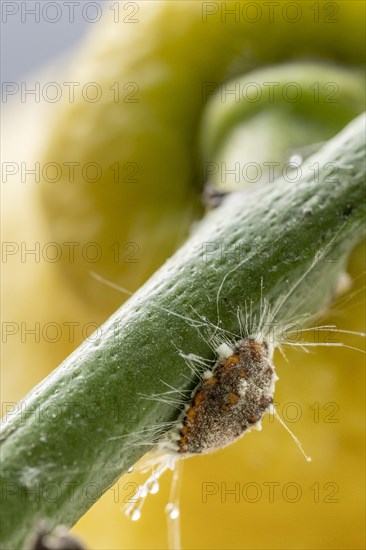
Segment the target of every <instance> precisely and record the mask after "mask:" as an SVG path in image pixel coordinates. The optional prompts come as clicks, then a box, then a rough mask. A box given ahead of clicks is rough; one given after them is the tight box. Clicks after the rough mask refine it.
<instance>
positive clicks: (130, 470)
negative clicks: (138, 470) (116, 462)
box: [127, 466, 134, 474]
mask: <svg viewBox="0 0 366 550" xmlns="http://www.w3.org/2000/svg"><path fill="white" fill-rule="evenodd" d="M133 471H134V467H133V466H130V467H129V468H128V470H127V473H128V474H132V472H133Z"/></svg>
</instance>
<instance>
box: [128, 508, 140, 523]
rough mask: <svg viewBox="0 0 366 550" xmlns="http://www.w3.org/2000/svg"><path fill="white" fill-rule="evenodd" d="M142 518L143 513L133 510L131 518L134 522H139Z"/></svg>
mask: <svg viewBox="0 0 366 550" xmlns="http://www.w3.org/2000/svg"><path fill="white" fill-rule="evenodd" d="M140 517H141V512H140V510H139V509H138V508H135V509H133V510H131V512H130V518H131V519H132V521H138V520H139V519H140Z"/></svg>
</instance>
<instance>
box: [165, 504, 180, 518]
mask: <svg viewBox="0 0 366 550" xmlns="http://www.w3.org/2000/svg"><path fill="white" fill-rule="evenodd" d="M165 512H166V514H167V515H168V516H169V517H170V519H178V518H179V516H180V512H179V508H178V506H174V504H172V503H171V502H169V504H167V506H166V508H165Z"/></svg>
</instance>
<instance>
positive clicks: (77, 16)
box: [0, 0, 109, 82]
mask: <svg viewBox="0 0 366 550" xmlns="http://www.w3.org/2000/svg"><path fill="white" fill-rule="evenodd" d="M0 4H1V6H0V7H1V66H0V73H1V75H0V76H1V81H2V82H12V81H21V80H22V79H26V77H27V75H28V74H29V73H32V72H33V71H34V70H36V69H37V68H41V67H42V66H43V65H45V64H47V63H49V62H50V61H51V60H52V59H57V58H58V57H59V56H62V54H66V53H67V52H68V51H71V50H72V48H73V47H74V46H75V45H76V44H77V43H78V42H80V41H81V40H82V38H83V37H84V36H85V35H86V33H87V32H88V31H89V30H92V28H93V27H94V26H95V25H97V24H98V22H96V23H92V22H89V21H88V19H92V18H94V17H95V15H97V14H98V12H97V9H96V8H94V7H93V4H97V5H99V6H100V8H101V9H102V10H103V9H105V8H106V6H108V4H109V2H108V1H103V0H94V1H89V0H65V1H63V0H57V1H55V0H53V1H51V0H50V1H48V0H40V1H34V0H26V1H24V0H22V1H21V0H15V1H10V0H9V1H7V0H0ZM36 4H38V5H39V7H38V6H36ZM67 4H74V21H71V20H70V19H71V17H70V11H71V7H70V8H69V7H68V6H67ZM77 4H79V5H77ZM54 5H56V6H54ZM86 5H88V6H86ZM10 9H11V10H13V9H14V10H16V9H17V10H18V11H17V13H16V14H14V15H7V10H10ZM34 9H37V10H39V13H40V21H39V22H37V21H36V18H35V16H34V15H31V14H29V13H28V10H34ZM83 9H84V10H86V11H85V13H86V14H87V16H86V17H83ZM43 10H45V11H44V12H43ZM43 13H45V17H44V16H43ZM60 15H61V17H60V19H59V20H58V21H56V22H49V21H48V20H47V19H49V20H53V19H56V18H58V17H59V16H60ZM101 20H102V19H101ZM101 20H100V21H101Z"/></svg>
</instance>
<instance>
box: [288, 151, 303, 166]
mask: <svg viewBox="0 0 366 550" xmlns="http://www.w3.org/2000/svg"><path fill="white" fill-rule="evenodd" d="M302 163H303V158H302V156H301V155H299V154H296V153H295V154H294V155H291V157H290V160H289V164H296V165H297V166H300V165H301V164H302Z"/></svg>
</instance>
